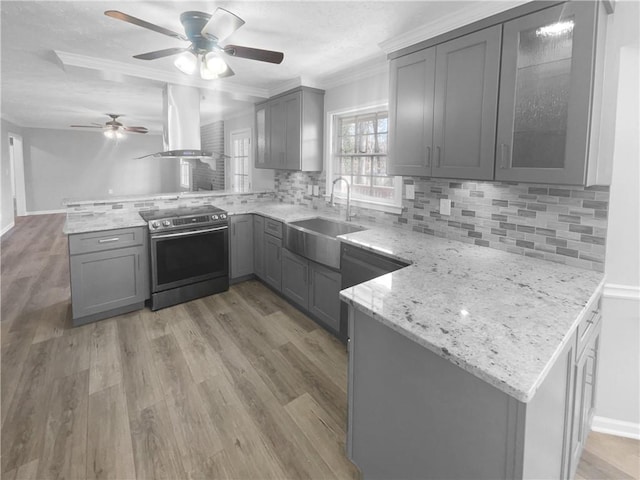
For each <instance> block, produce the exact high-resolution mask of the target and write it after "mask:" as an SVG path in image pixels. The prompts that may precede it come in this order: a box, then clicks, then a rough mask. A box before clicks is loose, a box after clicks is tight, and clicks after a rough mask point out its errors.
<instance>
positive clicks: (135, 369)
mask: <svg viewBox="0 0 640 480" xmlns="http://www.w3.org/2000/svg"><path fill="white" fill-rule="evenodd" d="M139 320H140V316H139V315H138V314H136V313H130V314H127V315H122V316H120V317H118V319H117V322H118V341H119V343H120V366H121V368H122V380H123V382H124V391H125V394H126V396H127V407H128V409H129V415H131V414H137V412H139V411H140V410H143V409H144V408H146V407H149V406H151V405H155V404H157V403H158V402H159V401H160V400H162V398H163V396H162V388H161V387H160V380H159V378H158V376H157V373H156V369H155V364H154V360H153V357H152V355H151V345H150V344H149V341H148V340H147V337H146V335H145V331H144V325H143V324H142V322H141V321H139Z"/></svg>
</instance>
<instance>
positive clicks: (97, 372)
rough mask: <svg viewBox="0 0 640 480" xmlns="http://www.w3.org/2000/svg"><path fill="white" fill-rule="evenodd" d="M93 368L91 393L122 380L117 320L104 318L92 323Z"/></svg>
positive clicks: (90, 385)
mask: <svg viewBox="0 0 640 480" xmlns="http://www.w3.org/2000/svg"><path fill="white" fill-rule="evenodd" d="M87 331H89V332H90V333H91V370H90V373H91V374H90V376H89V394H90V395H91V394H93V393H95V392H99V391H100V390H103V389H105V388H108V387H111V386H113V385H116V384H118V383H120V382H122V366H121V365H120V343H119V340H118V323H117V321H116V320H113V319H110V320H104V321H102V322H97V323H95V324H92V325H90V330H89V329H87Z"/></svg>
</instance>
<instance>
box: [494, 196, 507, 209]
mask: <svg viewBox="0 0 640 480" xmlns="http://www.w3.org/2000/svg"><path fill="white" fill-rule="evenodd" d="M491 205H494V206H496V207H508V206H509V202H508V201H507V200H500V199H497V198H494V199H492V200H491Z"/></svg>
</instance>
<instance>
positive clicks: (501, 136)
mask: <svg viewBox="0 0 640 480" xmlns="http://www.w3.org/2000/svg"><path fill="white" fill-rule="evenodd" d="M597 8H598V2H567V3H564V4H562V5H558V6H556V7H553V8H548V9H545V10H541V11H539V12H536V13H532V14H530V15H527V16H524V17H520V18H517V19H515V20H512V21H510V22H507V23H505V24H504V32H503V47H502V68H501V76H500V102H499V105H500V107H499V111H498V133H497V151H496V175H495V178H496V180H512V181H524V182H541V183H560V184H576V185H578V184H584V183H585V176H586V167H587V149H588V141H589V128H590V112H591V108H590V106H591V92H592V87H593V86H592V83H593V74H592V72H593V65H594V50H595V39H596V37H595V33H596V28H595V25H596V18H597Z"/></svg>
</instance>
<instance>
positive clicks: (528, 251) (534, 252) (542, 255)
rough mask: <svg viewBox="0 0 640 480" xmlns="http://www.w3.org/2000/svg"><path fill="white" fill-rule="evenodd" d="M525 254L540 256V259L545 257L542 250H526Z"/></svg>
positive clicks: (527, 255) (533, 256)
mask: <svg viewBox="0 0 640 480" xmlns="http://www.w3.org/2000/svg"><path fill="white" fill-rule="evenodd" d="M524 256H525V257H532V258H539V259H544V254H543V253H541V252H536V251H535V250H533V251H532V250H527V251H526V252H524Z"/></svg>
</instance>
